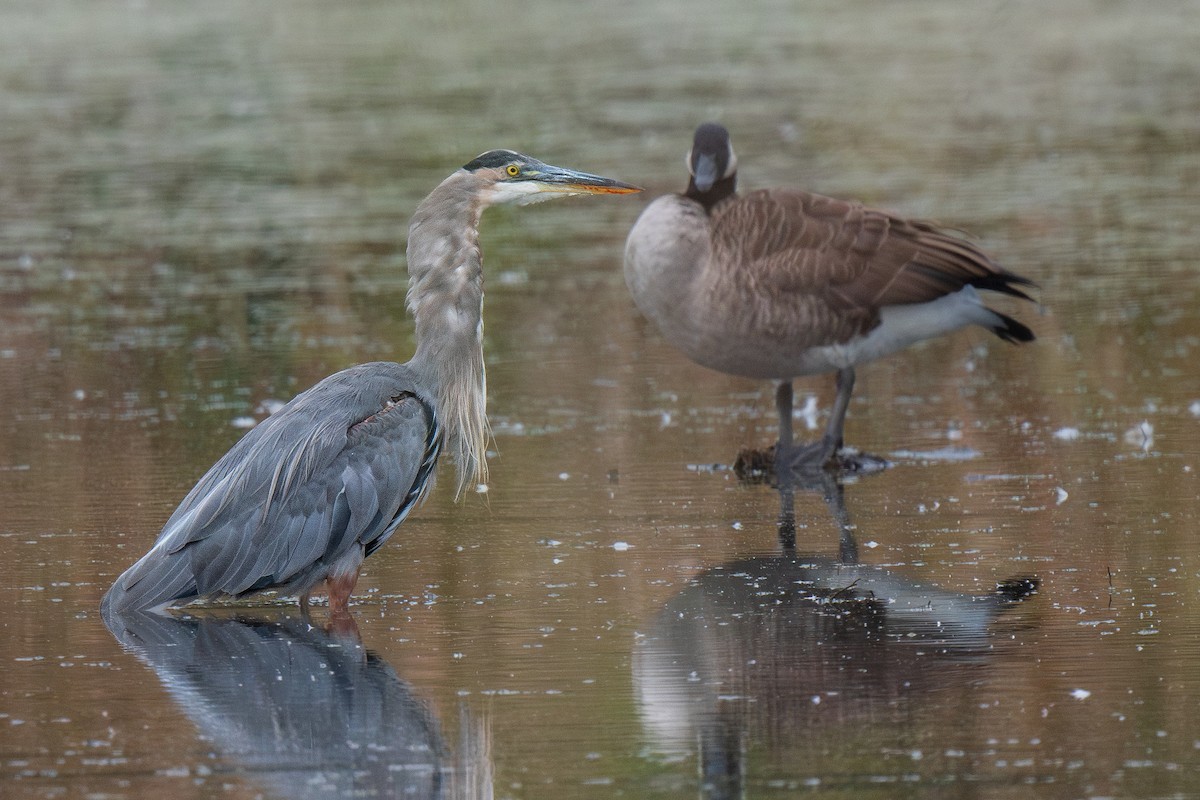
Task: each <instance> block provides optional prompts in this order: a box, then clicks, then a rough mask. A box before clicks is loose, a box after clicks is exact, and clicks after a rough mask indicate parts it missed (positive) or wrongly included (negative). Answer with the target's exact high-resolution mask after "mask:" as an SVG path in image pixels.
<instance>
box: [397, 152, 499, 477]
mask: <svg viewBox="0 0 1200 800" xmlns="http://www.w3.org/2000/svg"><path fill="white" fill-rule="evenodd" d="M480 180H481V179H480V178H479V177H477V176H475V175H472V174H471V173H469V172H465V171H462V170H460V171H458V172H455V173H454V174H453V175H451V176H450V177H448V178H446V180H444V181H442V183H441V184H439V185H438V187H437V188H436V189H434V190H433V191H432V192H430V194H429V196H428V197H426V198H425V199H424V200H423V201H421V204H420V205H419V206H417V210H416V212H415V213H414V214H413V218H412V223H411V224H410V225H409V228H408V275H409V280H408V310H409V313H411V314H412V315H413V318H414V320H415V321H416V332H417V352H416V354H415V355H414V356H413V358H412V361H410V362H409V365H410V366H411V367H412V368H413V369H414V370H415V371H416V372H417V373H418V374H419V375H420V376H421V377H422V379H423V380H424V381H426V382H427V384H428V385H429V387H430V389H431V391H432V392H433V394H434V396H435V397H436V398H437V415H438V419H439V421H440V423H441V425H442V429H443V431H445V434H444V435H445V437H446V442H445V446H446V449H447V450H448V451H449V452H451V453H453V455H454V461H455V464H456V466H457V467H458V486H457V495H461V494H462V493H463V492H464V491H465V490H466V488H467V487H468V486H469V485H470V484H471V483H472V482H474V483H483V482H485V481H486V480H487V461H486V460H485V458H484V454H485V450H486V448H487V442H488V438H489V434H490V431H489V428H488V422H487V380H486V376H485V373H484V364H483V255H482V253H481V252H480V250H479V218H480V216H481V215H482V214H483V210H484V208H485V207H486V205H487V202H486V195H487V193H486V192H484V191H481V189H482V188H483V187H482V186H481V185H480Z"/></svg>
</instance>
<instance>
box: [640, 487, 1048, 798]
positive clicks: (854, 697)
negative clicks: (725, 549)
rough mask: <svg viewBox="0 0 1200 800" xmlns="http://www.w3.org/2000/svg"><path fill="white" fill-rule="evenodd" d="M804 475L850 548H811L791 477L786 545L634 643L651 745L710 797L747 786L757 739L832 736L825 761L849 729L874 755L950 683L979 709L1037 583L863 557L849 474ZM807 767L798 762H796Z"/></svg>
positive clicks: (689, 600)
mask: <svg viewBox="0 0 1200 800" xmlns="http://www.w3.org/2000/svg"><path fill="white" fill-rule="evenodd" d="M802 488H804V489H808V490H812V491H817V492H820V493H821V494H822V495H823V497H824V500H825V502H826V504H827V505H828V507H829V510H830V511H831V512H832V514H833V517H834V520H835V522H836V525H837V527H838V529H839V534H840V543H839V553H838V556H837V557H832V556H823V555H804V554H799V553H797V552H796V550H795V547H794V544H795V521H794V516H793V513H792V489H791V487H789V486H785V487H782V488H781V495H780V496H781V500H782V510H781V515H780V539H781V543H782V547H781V552H779V553H778V554H777V555H767V556H758V557H752V558H745V559H741V560H737V561H732V562H729V563H727V564H723V565H721V566H718V567H716V568H713V569H710V570H708V571H707V572H704V573H702V574H701V575H699V576H698V577H696V578H695V579H693V580H692V581H691V583H690V585H689V586H688V587H687V588H686V589H684V590H683V591H682V592H680V593H679V594H678V595H676V596H675V597H674V598H672V599H671V600H670V601H669V602H668V603H667V604H666V607H665V608H663V610H662V611H661V612H660V613H659V614H658V615H657V616H656V617H655V618H654V619H653V622H652V623H651V624H650V625H649V627H648V629H646V630H645V635H644V636H642V637H640V638H639V640H638V642H637V643H636V644H635V646H634V651H633V679H634V685H635V692H636V696H637V700H638V704H639V711H640V714H641V717H642V723H643V726H644V728H645V730H646V732H647V734H648V735H649V737H650V740H651V743H652V749H653V750H654V751H656V752H659V753H662V754H664V755H665V756H667V757H670V758H678V757H696V758H698V760H699V762H700V768H701V787H700V794H701V796H702V797H706V798H718V797H721V798H723V797H738V796H741V795H742V794H743V793H744V784H745V777H746V776H745V772H744V770H745V761H746V753H747V747H748V746H749V744H750V743H751V742H753V743H755V744H757V745H759V746H761V748H765V749H766V750H767V751H768V752H773V751H780V750H789V749H790V751H791V752H795V747H801V748H802V749H803V750H805V751H808V750H815V752H818V753H819V752H822V749H824V752H825V756H826V758H823V759H822V762H823V764H824V766H823V768H822V769H823V770H825V769H829V768H830V767H831V766H833V765H832V762H830V761H829V759H828V756H830V755H831V753H836V751H837V747H838V745H837V742H838V741H839V739H842V740H844V741H846V742H848V743H849V742H853V743H854V744H853V746H852V747H851V745H849V744H848V745H847V746H848V747H850V750H848V752H850V751H853V752H856V753H858V754H859V755H862V751H857V750H854V748H857V747H861V746H862V745H863V744H864V740H866V739H870V738H871V737H879V747H881V748H884V747H889V746H892V747H894V746H897V745H899V746H904V745H903V744H902V743H903V742H904V741H905V740H906V739H911V738H914V737H919V733H916V732H913V731H912V730H911V727H905V726H911V724H912V722H913V718H914V717H917V716H919V713H920V706H919V704H920V703H921V702H925V701H928V702H931V703H932V702H934V700H933V698H935V697H938V698H939V701H938V702H941V703H949V704H950V705H951V706H952V707H954V708H961V709H962V710H963V713H964V714H968V713H974V712H975V706H974V704H973V701H972V700H971V698H970V697H969V695H970V687H971V686H972V685H973V682H974V681H975V680H976V679H978V678H979V677H981V676H982V674H983V673H982V670H986V669H987V665H988V663H989V662H990V660H991V654H992V653H993V650H992V647H991V645H992V642H993V641H994V640H993V639H992V630H993V628H994V627H995V623H996V621H997V618H998V617H999V616H1000V615H1001V614H1002V613H1003V612H1004V611H1006V610H1007V609H1010V608H1012V607H1013V606H1014V605H1016V604H1017V603H1018V602H1019V601H1020V600H1022V599H1023V598H1025V597H1026V596H1028V595H1030V594H1032V593H1034V592H1035V591H1036V588H1037V581H1036V579H1034V578H1018V579H1014V580H1011V581H1005V582H1003V583H1001V584H1000V585H998V586H997V587H996V589H995V591H993V592H990V593H986V594H980V595H972V594H962V593H957V592H950V591H944V590H941V589H938V588H936V587H933V586H929V585H925V584H921V583H919V582H917V581H915V580H912V579H910V578H908V577H906V576H904V575H902V574H899V573H896V572H892V571H890V570H888V569H884V568H882V567H875V566H869V565H865V564H861V563H859V560H858V552H857V545H856V543H855V540H854V533H853V526H852V525H851V524H850V521H849V516H848V514H847V512H846V507H845V501H844V496H843V488H842V485H841V484H840V483H839V482H837V481H836V480H835V479H834V478H832V477H829V476H820V477H817V478H814V479H813V480H812V481H811V482H810V483H809V484H807V485H806V486H804V487H802ZM943 692H958V694H959V695H961V697H957V698H956V697H953V696H952V697H951V698H950V699H947V698H946V697H945V696H944V695H941V694H940V693H943ZM943 723H944V724H945V725H954V720H952V719H946V720H943ZM918 741H919V739H918ZM789 746H790V747H789ZM868 752H869V751H868ZM850 763H852V762H843V763H841V764H837V766H836V767H833V768H834V769H835V770H837V769H842V768H852V767H849V764H850ZM860 763H861V762H860ZM796 766H797V765H796V764H795V763H794V760H790V761H789V764H788V769H789V774H791V775H793V776H794V775H795V774H796V772H795V771H794V768H795V767H796ZM816 774H826V775H827V774H828V772H825V771H820V772H817V773H816Z"/></svg>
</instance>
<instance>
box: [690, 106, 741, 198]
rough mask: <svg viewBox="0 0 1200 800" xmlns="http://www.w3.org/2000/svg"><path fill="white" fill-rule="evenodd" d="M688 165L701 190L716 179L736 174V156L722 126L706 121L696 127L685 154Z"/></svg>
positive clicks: (709, 187)
mask: <svg viewBox="0 0 1200 800" xmlns="http://www.w3.org/2000/svg"><path fill="white" fill-rule="evenodd" d="M687 168H688V174H689V175H691V176H692V183H693V184H695V186H696V189H698V190H699V191H700V192H707V191H708V190H709V189H711V188H712V187H713V184H715V183H716V182H717V181H719V180H724V179H727V178H732V177H734V176H735V175H737V156H736V155H734V152H733V142H731V141H730V140H729V131H727V130H725V126H723V125H718V124H717V123H715V122H706V123H704V124H703V125H701V126H700V127H699V128H696V136H695V138H694V139H692V149H691V150H689V151H688V154H687Z"/></svg>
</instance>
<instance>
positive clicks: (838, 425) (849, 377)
mask: <svg viewBox="0 0 1200 800" xmlns="http://www.w3.org/2000/svg"><path fill="white" fill-rule="evenodd" d="M853 391H854V367H846V368H845V369H839V370H838V373H837V399H836V400H834V401H833V413H832V414H830V415H829V426H828V427H827V428H826V429H825V436H824V438H823V439H822V444H823V445H824V446H825V448H826V450H827V452H826V456H825V460H826V461H828V460H829V459H831V458H833V457H834V456H835V455H837V451H838V450H840V449H841V448H842V445H843V444H845V441H844V439H845V433H846V411H848V410H849V408H850V394H851V393H852V392H853Z"/></svg>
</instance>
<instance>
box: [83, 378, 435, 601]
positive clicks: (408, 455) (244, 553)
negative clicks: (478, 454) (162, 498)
mask: <svg viewBox="0 0 1200 800" xmlns="http://www.w3.org/2000/svg"><path fill="white" fill-rule="evenodd" d="M440 445H441V434H440V430H439V429H438V425H437V423H436V421H435V416H434V411H433V406H432V401H431V400H430V399H429V397H428V394H427V393H426V392H425V391H424V390H423V389H422V388H421V387H420V384H419V381H418V380H417V379H416V378H415V377H414V375H413V373H412V372H411V371H410V370H409V369H408V368H407V367H405V366H402V365H399V364H391V363H385V362H378V363H373V364H361V365H358V366H356V367H351V368H350V369H347V370H343V371H342V372H340V373H337V374H335V375H332V376H330V377H329V378H326V379H325V380H323V381H321V382H320V383H318V384H317V385H316V386H314V387H312V388H311V389H309V390H308V391H306V392H303V393H301V394H300V395H298V396H297V397H296V398H294V399H293V400H292V401H291V402H290V403H288V404H287V405H286V406H284V408H282V409H281V410H280V411H278V412H277V413H276V414H274V415H272V416H271V417H268V418H267V419H266V420H264V421H263V423H262V424H260V425H259V426H258V427H256V428H255V429H254V430H252V431H251V432H250V433H248V434H247V435H246V436H245V437H243V438H242V440H241V441H239V442H238V443H237V444H236V445H235V446H234V447H233V448H232V449H231V450H230V451H229V452H228V453H227V454H226V455H225V456H223V457H222V458H221V459H220V460H219V461H218V462H217V463H216V464H215V465H213V467H212V468H211V469H210V470H209V472H208V473H207V474H206V475H205V476H204V477H203V478H201V479H200V481H199V482H198V483H197V484H196V486H195V488H193V489H192V491H191V492H189V493H188V495H187V496H186V497H185V498H184V500H183V501H182V502H181V503H180V506H179V508H178V509H176V511H175V513H174V514H172V515H171V518H170V519H169V520H168V521H167V524H166V525H165V526H164V528H163V531H162V533H161V534H160V535H159V538H158V540H157V541H156V543H155V546H154V547H153V548H152V549H151V550H150V552H149V553H147V554H146V556H144V557H143V558H142V559H141V560H140V561H139V562H138V563H137V564H135V565H134V566H132V567H130V569H129V570H127V571H126V573H125V574H124V575H122V576H121V578H119V579H118V580H117V582H116V584H115V585H114V590H113V592H110V595H111V599H110V600H109V599H106V602H107V603H112V604H114V608H117V609H131V608H152V607H156V606H158V605H161V604H163V603H167V602H170V601H172V600H180V599H186V598H191V597H197V596H206V595H214V594H232V595H237V594H243V593H247V592H252V591H258V590H261V589H266V588H272V587H278V588H292V589H297V590H299V591H307V590H308V589H310V588H311V587H312V585H315V583H317V582H319V581H320V580H321V579H323V578H324V577H326V575H327V574H328V569H329V567H330V565H331V564H332V563H333V562H334V561H336V560H337V558H338V557H339V556H342V555H344V554H346V553H347V552H348V550H349V549H350V548H351V547H361V548H362V549H363V550H364V551H367V552H369V551H371V550H373V549H375V548H376V547H378V546H379V544H382V541H383V540H384V539H386V537H387V536H388V535H390V534H391V532H392V531H393V530H394V529H395V526H396V525H397V524H399V520H401V519H403V516H404V515H405V514H407V512H408V510H409V509H410V508H411V507H412V506H413V505H414V504H415V503H416V502H417V501H418V500H419V499H420V498H421V497H422V495H423V491H424V490H425V489H427V488H428V484H429V483H430V481H429V480H428V479H429V477H430V475H431V472H432V468H433V465H434V463H435V462H436V459H437V453H438V448H439V447H440ZM323 570H324V571H323ZM138 584H141V585H138ZM135 587H136V588H135Z"/></svg>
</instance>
